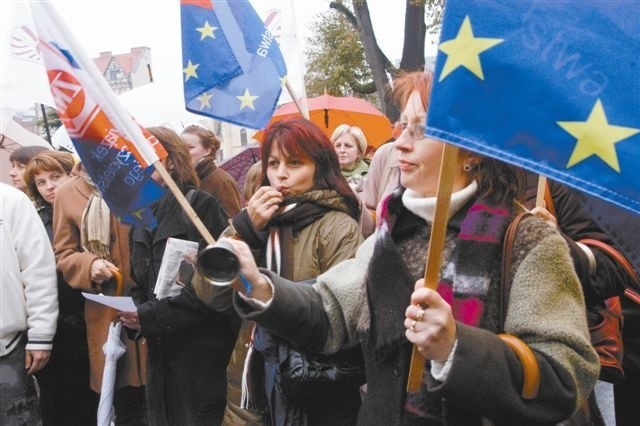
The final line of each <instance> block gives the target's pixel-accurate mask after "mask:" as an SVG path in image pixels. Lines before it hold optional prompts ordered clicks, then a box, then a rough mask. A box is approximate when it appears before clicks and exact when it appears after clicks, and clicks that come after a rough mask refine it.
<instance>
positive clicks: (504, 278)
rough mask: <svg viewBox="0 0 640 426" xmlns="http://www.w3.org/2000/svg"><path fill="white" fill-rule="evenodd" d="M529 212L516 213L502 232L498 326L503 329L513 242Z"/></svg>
mask: <svg viewBox="0 0 640 426" xmlns="http://www.w3.org/2000/svg"><path fill="white" fill-rule="evenodd" d="M530 215H531V213H528V212H523V213H520V214H518V215H517V216H516V217H515V218H514V219H513V220H512V221H511V223H510V224H509V227H508V228H507V231H506V232H505V234H504V240H503V243H502V271H501V282H502V288H501V290H500V291H501V297H500V303H501V306H500V327H501V328H502V329H503V330H504V321H505V318H506V312H507V306H508V305H509V293H510V292H511V263H512V257H513V242H514V240H515V236H516V232H517V231H518V226H519V225H520V222H521V221H522V219H524V218H525V217H526V216H530Z"/></svg>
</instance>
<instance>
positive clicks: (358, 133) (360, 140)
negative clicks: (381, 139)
mask: <svg viewBox="0 0 640 426" xmlns="http://www.w3.org/2000/svg"><path fill="white" fill-rule="evenodd" d="M344 134H349V135H351V136H353V138H354V139H355V140H356V143H357V144H358V151H359V152H360V157H363V156H364V153H365V152H367V145H368V144H367V138H366V137H365V135H364V132H363V131H362V129H361V128H360V127H358V126H350V125H348V124H341V125H339V126H338V127H336V129H335V130H334V131H333V133H332V134H331V144H335V143H336V141H337V140H338V138H340V136H342V135H344Z"/></svg>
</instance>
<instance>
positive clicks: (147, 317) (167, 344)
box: [131, 188, 240, 425]
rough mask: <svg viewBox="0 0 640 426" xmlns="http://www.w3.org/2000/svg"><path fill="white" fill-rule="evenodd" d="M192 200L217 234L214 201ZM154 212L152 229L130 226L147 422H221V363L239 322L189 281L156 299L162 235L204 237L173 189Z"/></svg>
mask: <svg viewBox="0 0 640 426" xmlns="http://www.w3.org/2000/svg"><path fill="white" fill-rule="evenodd" d="M189 189H191V188H186V189H185V190H184V191H183V192H184V193H187V192H188V190H189ZM188 198H189V197H188ZM191 205H192V206H193V208H194V210H195V211H196V213H197V214H198V216H199V217H200V219H202V221H203V223H204V225H205V227H206V228H207V229H208V230H209V231H210V232H211V234H212V235H213V236H214V237H215V238H217V237H218V235H220V233H221V232H222V230H223V229H224V228H225V227H226V216H225V214H224V212H223V210H222V208H221V207H220V205H219V204H218V202H217V200H216V199H215V198H214V197H212V196H211V195H209V194H207V193H205V192H203V191H200V190H195V193H194V196H193V197H192V201H191ZM153 213H154V215H155V217H156V219H157V221H158V227H157V228H156V229H154V230H148V229H144V228H134V229H132V231H131V264H132V276H133V278H134V280H135V282H136V284H137V288H136V289H135V290H134V291H135V293H134V300H135V301H136V304H137V306H138V317H139V321H140V324H141V326H142V332H141V333H142V336H144V337H146V339H147V343H148V350H149V353H148V362H147V375H148V379H147V386H146V395H147V412H148V418H149V424H150V425H176V424H182V425H204V424H207V425H211V424H220V423H221V422H222V417H223V414H224V409H225V405H226V389H227V364H228V363H229V358H230V356H231V351H232V350H233V347H234V344H235V341H236V339H237V337H238V332H239V328H240V320H239V318H238V317H237V315H236V314H235V313H234V312H233V309H232V308H231V307H230V309H229V311H228V312H224V313H220V312H213V311H211V310H209V309H208V308H207V307H206V306H205V305H204V304H203V303H202V302H200V300H199V299H198V298H197V297H196V295H195V293H194V292H193V290H192V289H191V288H190V287H185V288H184V289H183V290H182V292H181V293H180V294H179V295H178V296H175V297H167V298H164V299H162V300H157V298H156V297H155V295H154V293H153V289H154V287H155V282H156V278H157V276H158V272H159V269H160V264H161V261H162V256H163V254H164V250H165V246H166V243H167V239H168V238H169V237H173V238H179V239H183V240H190V241H198V242H199V243H200V247H201V248H202V247H204V245H205V242H204V241H203V239H202V237H201V236H200V234H199V233H198V231H197V230H196V228H195V226H194V225H193V224H192V223H191V222H190V221H189V220H188V219H187V217H186V215H185V214H184V213H183V212H182V209H181V207H180V205H179V204H178V202H177V201H176V200H175V198H174V196H173V195H172V194H170V193H167V194H166V195H165V196H164V197H163V198H162V199H161V200H160V201H159V202H158V203H157V204H156V205H155V206H154V208H153Z"/></svg>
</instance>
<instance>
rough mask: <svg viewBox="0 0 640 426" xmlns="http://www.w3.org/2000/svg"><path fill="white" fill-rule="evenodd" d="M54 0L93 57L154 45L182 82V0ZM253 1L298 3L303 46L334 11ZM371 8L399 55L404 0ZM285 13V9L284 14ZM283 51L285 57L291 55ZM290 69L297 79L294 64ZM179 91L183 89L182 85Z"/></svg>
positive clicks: (389, 47) (384, 39) (166, 68)
mask: <svg viewBox="0 0 640 426" xmlns="http://www.w3.org/2000/svg"><path fill="white" fill-rule="evenodd" d="M20 1H24V0H17V1H16V0H0V3H1V4H0V12H2V9H5V8H6V7H7V4H11V3H16V2H20ZM32 1H33V0H32ZM51 1H52V3H53V4H54V5H55V6H56V8H57V9H58V12H59V13H60V14H61V15H62V17H63V19H64V21H65V22H66V24H67V26H68V28H69V30H70V31H71V32H72V33H73V35H74V36H75V38H76V39H77V40H78V41H79V43H80V45H81V46H82V47H83V48H84V50H85V51H86V52H87V54H88V55H89V56H91V57H95V56H97V55H98V54H99V53H100V52H102V51H111V52H112V53H113V54H119V53H127V52H129V50H130V48H132V47H135V46H148V47H150V48H151V57H152V65H153V73H154V79H155V81H156V82H164V81H166V82H170V83H171V84H172V87H173V83H175V84H176V88H177V87H178V85H180V84H181V83H180V82H181V81H182V79H183V76H182V68H183V67H182V60H181V42H180V2H179V0H84V1H78V0H51ZM252 4H253V6H254V7H255V8H256V10H257V11H258V13H259V14H260V15H262V16H264V15H265V14H266V12H267V11H268V10H270V9H280V10H291V9H290V7H291V4H293V5H294V6H293V13H294V15H295V18H296V22H297V38H298V41H299V43H301V49H302V50H303V51H304V49H305V46H304V43H305V42H306V39H307V38H308V37H309V36H313V34H311V33H310V27H311V26H312V24H313V22H314V21H316V20H317V16H318V14H319V13H321V12H323V11H327V10H329V0H298V1H290V0H252ZM5 10H6V9H5ZM369 10H370V13H371V18H372V23H373V26H374V30H375V34H376V37H377V40H378V43H379V45H380V46H381V48H382V50H383V51H384V53H385V54H386V55H387V56H388V57H389V58H390V59H391V60H396V59H399V58H400V56H401V54H402V43H403V27H404V10H405V6H404V2H403V1H400V0H395V1H389V0H369ZM284 16H285V12H283V19H284ZM4 22H5V21H4V20H3V24H4ZM3 26H4V25H3ZM7 27H11V25H7V26H4V30H5V31H6V30H7V29H8V28H7ZM427 50H428V53H429V54H433V53H434V52H435V47H434V46H429V44H427ZM283 53H285V57H287V55H288V54H289V53H287V52H283ZM289 55H290V54H289ZM296 56H300V55H296ZM289 62H290V58H288V57H287V63H288V65H289ZM289 72H290V78H291V77H292V74H293V73H292V69H291V66H289ZM292 82H293V83H294V85H295V82H294V81H293V80H292ZM300 85H301V84H300ZM172 91H173V90H172ZM176 91H179V92H181V89H180V90H179V89H176ZM176 96H178V97H181V96H182V94H181V93H176ZM5 105H6V104H5Z"/></svg>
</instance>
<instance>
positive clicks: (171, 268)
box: [153, 238, 199, 299]
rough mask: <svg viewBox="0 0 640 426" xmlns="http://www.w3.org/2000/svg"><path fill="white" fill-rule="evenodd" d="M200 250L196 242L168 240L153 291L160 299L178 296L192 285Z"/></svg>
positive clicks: (177, 239) (176, 239)
mask: <svg viewBox="0 0 640 426" xmlns="http://www.w3.org/2000/svg"><path fill="white" fill-rule="evenodd" d="M198 248H199V246H198V243H197V242H195V241H187V240H181V239H179V238H169V239H167V246H166V248H165V249H164V255H163V256H162V263H161V264H160V271H159V272H158V279H157V281H156V286H155V288H154V289H153V292H154V293H155V295H156V297H157V298H158V299H164V298H165V297H171V296H177V295H178V294H180V291H181V290H182V287H185V286H188V285H190V284H189V283H190V282H191V278H192V277H193V274H194V272H195V270H196V262H197V257H198Z"/></svg>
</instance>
